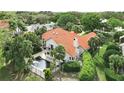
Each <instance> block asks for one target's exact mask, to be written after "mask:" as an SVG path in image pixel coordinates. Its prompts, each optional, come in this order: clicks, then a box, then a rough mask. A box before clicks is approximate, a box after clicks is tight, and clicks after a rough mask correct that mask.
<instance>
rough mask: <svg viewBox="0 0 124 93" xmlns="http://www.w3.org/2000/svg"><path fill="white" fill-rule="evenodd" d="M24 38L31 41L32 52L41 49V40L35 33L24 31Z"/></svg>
mask: <svg viewBox="0 0 124 93" xmlns="http://www.w3.org/2000/svg"><path fill="white" fill-rule="evenodd" d="M24 38H25V39H26V40H29V41H31V42H32V46H33V54H34V53H37V52H40V51H41V45H42V40H41V39H40V37H38V36H37V35H36V34H35V33H33V32H29V33H26V34H24Z"/></svg>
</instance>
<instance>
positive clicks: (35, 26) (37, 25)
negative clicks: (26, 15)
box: [26, 22, 56, 32]
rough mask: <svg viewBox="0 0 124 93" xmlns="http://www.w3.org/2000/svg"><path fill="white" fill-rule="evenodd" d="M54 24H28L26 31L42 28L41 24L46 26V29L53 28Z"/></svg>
mask: <svg viewBox="0 0 124 93" xmlns="http://www.w3.org/2000/svg"><path fill="white" fill-rule="evenodd" d="M55 25H56V24H55V23H53V22H51V23H49V24H42V25H41V24H32V25H30V26H26V28H27V31H28V32H34V31H35V30H37V29H38V28H42V27H43V26H45V27H46V28H47V30H51V29H53V28H54V26H55Z"/></svg>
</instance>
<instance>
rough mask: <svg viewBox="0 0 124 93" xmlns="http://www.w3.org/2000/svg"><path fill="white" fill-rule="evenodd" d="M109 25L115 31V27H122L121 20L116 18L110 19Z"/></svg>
mask: <svg viewBox="0 0 124 93" xmlns="http://www.w3.org/2000/svg"><path fill="white" fill-rule="evenodd" d="M108 24H109V25H110V26H112V27H113V29H114V27H117V26H122V22H121V20H119V19H116V18H114V17H112V18H110V19H109V20H108Z"/></svg>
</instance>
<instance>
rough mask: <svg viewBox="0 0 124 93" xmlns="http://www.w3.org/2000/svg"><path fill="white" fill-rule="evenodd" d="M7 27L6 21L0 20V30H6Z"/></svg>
mask: <svg viewBox="0 0 124 93" xmlns="http://www.w3.org/2000/svg"><path fill="white" fill-rule="evenodd" d="M8 27H9V23H8V21H5V20H0V28H8Z"/></svg>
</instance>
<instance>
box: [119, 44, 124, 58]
mask: <svg viewBox="0 0 124 93" xmlns="http://www.w3.org/2000/svg"><path fill="white" fill-rule="evenodd" d="M120 47H121V48H122V54H123V56H124V43H122V44H120Z"/></svg>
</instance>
